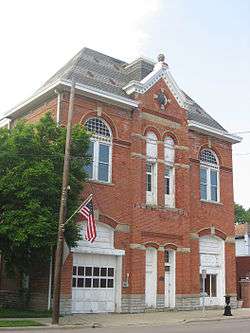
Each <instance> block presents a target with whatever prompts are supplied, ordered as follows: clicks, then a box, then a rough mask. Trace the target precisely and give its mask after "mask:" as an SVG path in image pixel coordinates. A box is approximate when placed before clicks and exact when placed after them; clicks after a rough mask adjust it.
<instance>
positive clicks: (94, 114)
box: [80, 111, 118, 139]
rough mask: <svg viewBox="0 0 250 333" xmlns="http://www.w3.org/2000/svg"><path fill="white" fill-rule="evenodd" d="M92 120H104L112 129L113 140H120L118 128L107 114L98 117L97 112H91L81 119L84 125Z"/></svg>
mask: <svg viewBox="0 0 250 333" xmlns="http://www.w3.org/2000/svg"><path fill="white" fill-rule="evenodd" d="M90 118H99V119H101V120H102V119H103V120H104V121H105V122H106V123H107V124H108V126H109V127H110V129H111V132H112V136H113V138H114V139H117V138H118V131H117V128H116V126H115V124H114V123H113V121H112V120H111V118H110V117H109V116H108V115H107V114H105V113H104V112H102V114H101V116H98V115H97V112H96V111H91V112H88V113H86V114H85V115H84V116H83V117H82V118H81V120H80V123H81V124H82V125H83V124H85V123H86V121H87V120H89V119H90Z"/></svg>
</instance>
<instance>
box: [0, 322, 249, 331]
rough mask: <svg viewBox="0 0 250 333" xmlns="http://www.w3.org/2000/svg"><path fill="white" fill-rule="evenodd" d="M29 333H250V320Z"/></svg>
mask: <svg viewBox="0 0 250 333" xmlns="http://www.w3.org/2000/svg"><path fill="white" fill-rule="evenodd" d="M23 331H25V332H29V333H37V332H43V333H62V332H65V333H94V332H96V333H235V332H240V333H249V332H250V320H249V319H236V320H222V321H213V322H199V323H198V322H196V323H182V324H175V325H164V326H156V327H155V326H151V327H113V328H110V327H106V328H94V329H93V328H84V329H83V328H64V329H62V328H54V329H47V328H43V329H42V330H40V331H37V330H35V329H34V330H33V329H31V330H28V331H27V330H23ZM1 332H6V333H7V332H8V333H10V332H11V333H20V330H6V331H1Z"/></svg>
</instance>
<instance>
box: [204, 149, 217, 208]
mask: <svg viewBox="0 0 250 333" xmlns="http://www.w3.org/2000/svg"><path fill="white" fill-rule="evenodd" d="M204 150H207V151H209V152H210V153H212V154H213V156H214V158H215V160H216V164H214V163H209V162H205V161H202V160H201V158H200V174H201V169H203V170H205V171H206V178H207V182H206V187H207V191H206V193H207V198H206V199H204V198H202V197H201V176H200V200H201V201H208V202H214V203H218V202H220V167H219V160H218V157H217V156H216V154H215V153H214V152H213V151H212V150H210V149H203V150H202V151H201V153H200V155H201V154H202V152H203V151H204ZM212 171H216V175H217V200H212V191H211V189H212V184H211V173H212Z"/></svg>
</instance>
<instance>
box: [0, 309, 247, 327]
mask: <svg viewBox="0 0 250 333" xmlns="http://www.w3.org/2000/svg"><path fill="white" fill-rule="evenodd" d="M232 314H233V316H232V317H225V316H223V310H222V309H217V310H206V311H205V312H204V313H203V312H202V311H200V310H196V311H165V312H147V313H138V314H116V313H112V314H111V313H110V314H76V315H68V316H65V317H62V318H60V325H59V326H60V327H61V328H67V327H72V328H73V327H133V326H134V327H135V326H151V327H152V326H164V325H174V324H184V323H193V322H199V321H219V320H234V319H250V309H233V310H232ZM32 319H33V320H36V321H38V322H40V323H43V324H46V326H47V327H46V328H50V327H51V328H55V327H58V326H52V325H51V318H32ZM12 320H14V319H12ZM27 329H28V328H27ZM32 329H33V330H34V329H36V330H41V329H44V327H43V328H42V327H40V328H39V327H37V328H32ZM22 330H23V329H22ZM0 331H1V329H0Z"/></svg>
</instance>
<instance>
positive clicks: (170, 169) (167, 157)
mask: <svg viewBox="0 0 250 333" xmlns="http://www.w3.org/2000/svg"><path fill="white" fill-rule="evenodd" d="M174 159H175V151H174V140H173V139H172V138H171V137H167V138H166V139H165V141H164V161H165V172H164V184H165V186H164V188H165V206H168V207H174V206H175V195H174V189H175V182H174Z"/></svg>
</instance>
